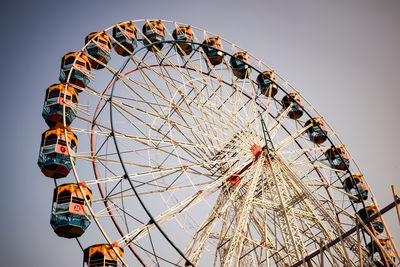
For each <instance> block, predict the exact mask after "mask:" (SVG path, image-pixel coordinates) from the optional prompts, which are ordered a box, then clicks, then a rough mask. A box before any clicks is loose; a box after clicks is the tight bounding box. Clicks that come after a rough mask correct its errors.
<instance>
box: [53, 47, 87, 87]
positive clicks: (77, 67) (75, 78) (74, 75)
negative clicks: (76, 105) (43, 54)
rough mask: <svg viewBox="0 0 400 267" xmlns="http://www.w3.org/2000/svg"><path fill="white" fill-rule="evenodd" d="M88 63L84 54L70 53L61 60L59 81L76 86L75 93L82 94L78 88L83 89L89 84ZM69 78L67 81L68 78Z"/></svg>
mask: <svg viewBox="0 0 400 267" xmlns="http://www.w3.org/2000/svg"><path fill="white" fill-rule="evenodd" d="M90 69H91V65H90V61H89V59H88V57H87V56H86V54H85V53H84V52H81V53H80V52H70V53H68V54H66V55H65V56H63V57H62V58H61V69H60V77H59V80H60V82H62V83H66V82H69V83H71V84H74V85H76V86H78V88H76V87H75V89H76V90H77V92H78V93H79V92H82V90H81V89H79V87H82V88H85V87H86V85H88V83H89V81H90V80H89V77H90ZM70 72H71V77H70V78H69V80H68V76H69V75H70Z"/></svg>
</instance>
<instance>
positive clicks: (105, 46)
mask: <svg viewBox="0 0 400 267" xmlns="http://www.w3.org/2000/svg"><path fill="white" fill-rule="evenodd" d="M85 44H87V46H86V48H85V50H86V52H87V53H88V55H90V57H89V61H90V64H91V66H92V68H94V69H96V70H99V69H103V68H104V65H106V64H107V63H108V61H110V59H111V48H112V44H111V40H110V37H109V36H108V34H107V33H106V32H92V33H91V34H89V35H88V36H86V38H85Z"/></svg>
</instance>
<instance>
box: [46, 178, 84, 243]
mask: <svg viewBox="0 0 400 267" xmlns="http://www.w3.org/2000/svg"><path fill="white" fill-rule="evenodd" d="M81 187H82V191H81V189H80V187H79V184H72V183H68V184H63V185H60V186H57V187H56V188H55V189H54V195H53V205H52V210H51V217H50V224H51V226H52V227H53V229H54V232H55V233H56V234H57V235H58V236H60V237H65V238H75V237H80V236H81V235H82V234H83V233H84V232H85V230H86V229H87V228H88V227H89V225H90V219H91V215H90V213H89V211H88V208H87V206H86V204H85V198H86V199H87V200H88V201H89V203H90V202H91V200H92V191H91V190H90V189H89V188H88V187H86V186H85V185H83V184H81Z"/></svg>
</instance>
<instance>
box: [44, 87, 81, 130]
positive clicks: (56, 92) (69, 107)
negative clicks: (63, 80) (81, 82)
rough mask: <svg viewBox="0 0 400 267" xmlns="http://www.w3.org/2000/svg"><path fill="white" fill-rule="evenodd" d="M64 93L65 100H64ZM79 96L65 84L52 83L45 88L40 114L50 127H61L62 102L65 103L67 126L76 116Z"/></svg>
mask: <svg viewBox="0 0 400 267" xmlns="http://www.w3.org/2000/svg"><path fill="white" fill-rule="evenodd" d="M64 93H65V101H64ZM78 99H79V96H78V94H77V92H76V91H75V89H74V88H73V87H72V86H70V85H67V84H53V85H51V86H50V87H49V88H47V90H46V96H45V100H44V105H43V111H42V116H43V118H44V120H45V121H46V123H47V125H48V126H49V127H50V128H55V127H63V103H65V123H66V125H67V126H69V125H70V124H71V122H72V121H73V120H74V119H75V117H76V105H77V104H78Z"/></svg>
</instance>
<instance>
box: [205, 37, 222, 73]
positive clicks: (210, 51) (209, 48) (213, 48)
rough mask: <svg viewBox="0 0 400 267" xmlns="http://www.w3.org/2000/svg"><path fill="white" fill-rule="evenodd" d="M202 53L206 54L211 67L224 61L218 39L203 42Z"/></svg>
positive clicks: (213, 38)
mask: <svg viewBox="0 0 400 267" xmlns="http://www.w3.org/2000/svg"><path fill="white" fill-rule="evenodd" d="M203 44H204V46H203V51H204V53H205V54H206V56H207V58H208V60H209V61H210V63H211V65H213V66H216V65H219V64H221V63H222V61H223V60H224V53H223V52H222V51H221V50H222V44H221V40H220V38H219V37H212V38H208V39H206V40H204V41H203Z"/></svg>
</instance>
